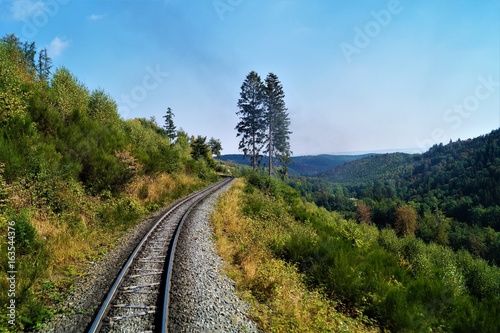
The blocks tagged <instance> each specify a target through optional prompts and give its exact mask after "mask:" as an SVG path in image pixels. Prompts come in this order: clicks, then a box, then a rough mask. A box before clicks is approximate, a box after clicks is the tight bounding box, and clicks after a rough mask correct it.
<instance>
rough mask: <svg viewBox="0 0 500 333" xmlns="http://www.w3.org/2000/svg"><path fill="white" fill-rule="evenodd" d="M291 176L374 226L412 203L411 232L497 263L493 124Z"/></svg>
mask: <svg viewBox="0 0 500 333" xmlns="http://www.w3.org/2000/svg"><path fill="white" fill-rule="evenodd" d="M291 184H292V185H293V186H294V187H295V188H297V189H299V190H300V191H301V194H302V195H303V196H304V197H306V198H307V199H309V200H312V201H314V202H316V203H317V204H318V205H321V206H323V207H326V208H327V209H330V210H337V211H342V212H344V215H345V216H347V217H351V218H357V219H358V220H359V219H361V220H363V219H366V220H367V221H370V222H373V223H375V224H376V225H378V226H379V227H385V226H391V227H394V228H396V227H397V211H398V209H400V208H401V207H404V206H409V207H411V208H409V209H410V210H414V211H415V212H416V214H417V215H416V216H417V221H416V225H415V228H414V231H413V233H416V235H418V236H420V237H421V238H422V239H424V240H425V241H427V242H437V243H439V244H445V245H450V246H451V247H452V248H454V249H455V250H458V249H462V248H465V249H467V250H469V251H470V252H472V253H473V254H474V255H476V256H479V257H482V258H485V259H487V260H489V261H490V262H491V263H495V264H497V265H498V264H500V130H498V129H497V130H494V131H492V132H491V133H489V134H487V135H483V136H480V137H478V138H474V139H469V140H465V141H462V140H458V141H456V142H450V143H449V144H447V145H442V144H440V145H435V146H434V147H432V148H431V149H429V151H428V152H426V153H424V154H414V155H408V154H401V153H394V154H383V155H375V156H370V157H367V158H364V159H360V160H356V161H352V162H349V163H346V164H344V165H341V166H338V167H336V168H334V169H332V170H330V171H328V172H325V173H323V174H322V175H321V176H319V177H316V178H307V179H304V178H303V179H300V180H292V181H291ZM359 203H361V204H359ZM360 210H365V213H364V216H365V217H364V218H363V217H361V216H362V215H363V213H362V212H360Z"/></svg>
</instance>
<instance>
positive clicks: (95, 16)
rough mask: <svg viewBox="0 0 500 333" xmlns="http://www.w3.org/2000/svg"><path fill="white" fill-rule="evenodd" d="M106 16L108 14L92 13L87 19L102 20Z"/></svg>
mask: <svg viewBox="0 0 500 333" xmlns="http://www.w3.org/2000/svg"><path fill="white" fill-rule="evenodd" d="M106 16H108V14H92V15H90V16H89V20H91V21H97V20H102V19H103V18H105V17H106Z"/></svg>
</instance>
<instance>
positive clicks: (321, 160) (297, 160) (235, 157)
mask: <svg viewBox="0 0 500 333" xmlns="http://www.w3.org/2000/svg"><path fill="white" fill-rule="evenodd" d="M372 155H373V154H363V155H326V154H324V155H316V156H295V157H292V161H293V162H292V163H290V164H289V165H288V168H289V169H290V173H291V174H294V175H300V176H315V175H319V174H323V173H325V172H327V171H328V170H331V169H333V168H335V167H337V166H340V165H343V164H345V163H348V162H351V161H355V160H359V159H362V158H365V157H368V156H372ZM220 159H221V160H222V161H231V162H233V163H236V164H242V165H248V166H249V165H250V158H249V157H247V158H243V155H241V154H230V155H222V156H221V158H220ZM262 164H266V160H265V158H264V160H263V163H262Z"/></svg>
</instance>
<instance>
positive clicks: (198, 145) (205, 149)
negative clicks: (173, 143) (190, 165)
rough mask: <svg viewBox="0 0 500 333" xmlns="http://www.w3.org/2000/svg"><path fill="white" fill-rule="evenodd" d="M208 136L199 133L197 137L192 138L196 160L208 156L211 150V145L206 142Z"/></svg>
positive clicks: (193, 154)
mask: <svg viewBox="0 0 500 333" xmlns="http://www.w3.org/2000/svg"><path fill="white" fill-rule="evenodd" d="M206 141H207V137H206V136H201V135H198V136H197V137H196V139H192V140H191V156H193V158H194V159H195V160H199V159H200V158H208V153H209V152H210V147H209V146H208V145H207V143H206Z"/></svg>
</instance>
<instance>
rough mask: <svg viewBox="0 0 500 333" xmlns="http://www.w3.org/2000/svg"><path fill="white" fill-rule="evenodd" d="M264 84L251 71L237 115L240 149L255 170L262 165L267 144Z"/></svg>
mask: <svg viewBox="0 0 500 333" xmlns="http://www.w3.org/2000/svg"><path fill="white" fill-rule="evenodd" d="M264 98H265V91H264V84H263V83H262V80H261V78H260V76H259V75H258V74H257V73H256V72H254V71H251V72H250V73H249V74H248V75H247V77H246V79H245V81H244V82H243V84H242V86H241V92H240V99H239V100H238V108H239V109H240V110H239V111H238V112H237V113H236V114H237V115H239V116H240V122H239V123H238V125H237V126H236V130H237V131H238V133H237V135H236V136H237V137H239V136H241V141H240V143H239V147H238V149H240V150H242V151H243V154H244V156H245V157H246V156H250V163H251V165H252V168H253V170H254V171H255V169H256V167H257V166H258V165H259V164H260V160H261V158H262V155H261V151H262V149H263V147H264V143H265V131H266V118H265V114H264Z"/></svg>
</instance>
